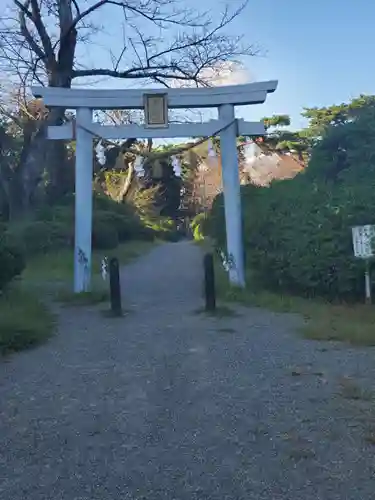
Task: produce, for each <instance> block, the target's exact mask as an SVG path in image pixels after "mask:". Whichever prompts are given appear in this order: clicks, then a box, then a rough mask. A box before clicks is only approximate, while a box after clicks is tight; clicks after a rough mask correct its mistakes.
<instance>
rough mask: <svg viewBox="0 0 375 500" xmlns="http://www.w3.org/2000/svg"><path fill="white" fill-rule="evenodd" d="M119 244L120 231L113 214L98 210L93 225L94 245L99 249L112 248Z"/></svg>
mask: <svg viewBox="0 0 375 500" xmlns="http://www.w3.org/2000/svg"><path fill="white" fill-rule="evenodd" d="M118 244H119V233H118V228H117V227H116V223H115V222H114V219H113V214H109V213H106V212H104V213H103V212H96V213H95V214H94V219H93V227H92V245H93V248H96V249H98V250H110V249H112V248H116V247H117V245H118Z"/></svg>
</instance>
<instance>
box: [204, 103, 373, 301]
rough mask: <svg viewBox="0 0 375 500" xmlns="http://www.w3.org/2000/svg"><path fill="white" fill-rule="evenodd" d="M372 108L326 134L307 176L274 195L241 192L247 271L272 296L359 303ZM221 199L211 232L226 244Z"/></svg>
mask: <svg viewBox="0 0 375 500" xmlns="http://www.w3.org/2000/svg"><path fill="white" fill-rule="evenodd" d="M374 142H375V109H374V107H373V106H368V107H367V108H366V109H364V110H362V112H361V113H359V114H357V115H356V116H355V117H352V118H351V119H350V120H348V121H347V122H345V123H341V124H336V125H334V126H331V127H329V128H328V129H327V131H326V133H325V135H324V137H323V138H322V140H321V141H319V142H318V143H317V145H316V146H315V148H314V150H313V153H312V157H311V161H310V164H309V166H308V168H307V170H306V172H304V173H301V174H299V175H298V176H297V177H296V178H295V179H293V180H288V181H279V182H274V183H272V184H271V186H270V187H269V188H257V187H255V186H246V187H243V188H242V206H243V215H244V235H245V247H246V254H247V266H248V268H249V269H251V270H252V273H253V278H254V279H255V280H256V281H257V282H259V283H261V284H262V286H265V287H267V288H269V289H273V290H282V291H283V292H290V293H295V294H299V295H303V296H308V297H312V296H324V297H327V298H329V299H330V300H334V299H340V300H343V299H345V300H353V299H360V298H361V299H362V298H363V294H364V286H363V279H364V278H363V276H364V266H363V263H362V262H360V261H358V260H356V259H354V257H353V249H352V241H351V227H352V226H355V225H361V224H375V201H374V196H373V193H374V189H375V153H374V149H373V144H374ZM224 228H225V226H224V213H223V199H222V196H219V197H218V198H217V199H216V200H215V203H214V206H213V209H212V213H211V214H210V217H209V221H208V227H207V231H209V232H210V233H211V234H212V235H213V236H214V237H215V239H216V240H217V242H218V244H219V245H221V246H222V245H224V244H225V229H224Z"/></svg>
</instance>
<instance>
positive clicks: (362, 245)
mask: <svg viewBox="0 0 375 500" xmlns="http://www.w3.org/2000/svg"><path fill="white" fill-rule="evenodd" d="M352 236H353V249H354V256H355V257H358V258H360V259H369V258H370V257H373V255H374V252H373V240H374V239H375V226H371V225H366V226H356V227H352ZM374 243H375V240H374Z"/></svg>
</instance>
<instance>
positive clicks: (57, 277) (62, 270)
mask: <svg viewBox="0 0 375 500" xmlns="http://www.w3.org/2000/svg"><path fill="white" fill-rule="evenodd" d="M155 244H156V243H155V242H150V241H130V242H128V243H124V244H121V245H119V246H118V247H117V248H115V249H114V250H102V251H94V252H93V254H92V276H93V278H94V280H95V276H100V272H101V271H100V266H101V261H102V259H103V257H105V256H106V257H108V259H110V258H111V257H117V258H118V259H119V261H120V265H125V264H128V263H129V262H130V261H131V260H133V259H135V258H137V257H139V256H140V255H142V254H143V253H145V252H147V251H148V250H150V249H151V248H152V247H154V246H155ZM73 273H74V255H73V249H62V250H61V251H60V252H54V253H51V254H46V255H38V256H36V257H33V258H31V259H30V260H29V261H28V262H27V267H26V269H25V271H24V273H23V274H22V281H23V283H24V284H25V285H31V286H34V285H35V284H39V283H44V284H47V283H53V284H54V285H56V284H58V283H66V282H69V285H71V283H72V281H73Z"/></svg>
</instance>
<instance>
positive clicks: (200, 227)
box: [190, 213, 207, 241]
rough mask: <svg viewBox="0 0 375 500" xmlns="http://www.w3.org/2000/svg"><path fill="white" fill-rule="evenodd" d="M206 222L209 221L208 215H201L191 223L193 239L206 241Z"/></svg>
mask: <svg viewBox="0 0 375 500" xmlns="http://www.w3.org/2000/svg"><path fill="white" fill-rule="evenodd" d="M206 221H207V214H206V213H201V214H198V215H196V216H195V217H194V219H193V220H192V221H191V224H190V228H191V230H192V233H193V238H194V240H195V241H202V240H204V236H205V231H206V224H207V223H206Z"/></svg>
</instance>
